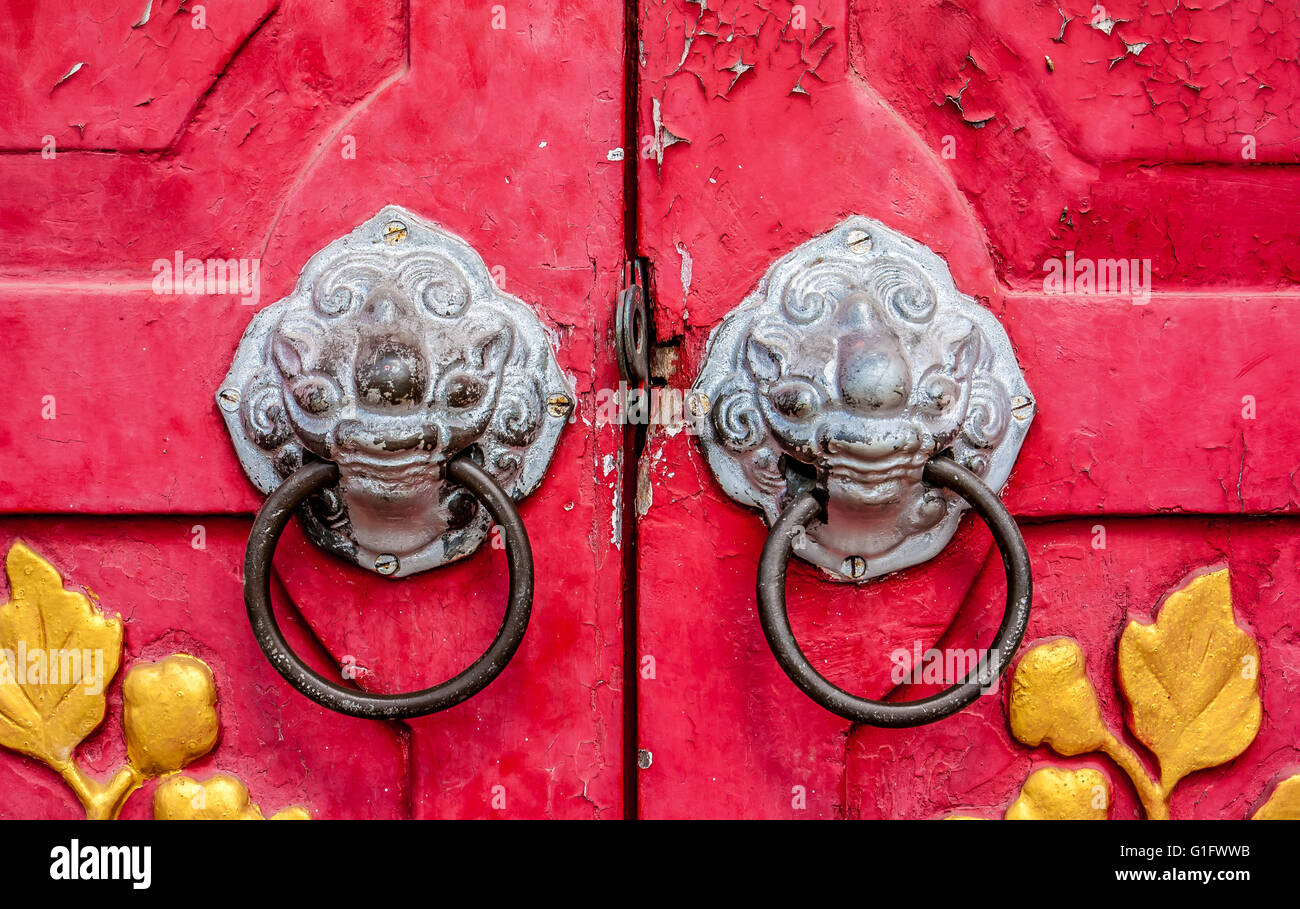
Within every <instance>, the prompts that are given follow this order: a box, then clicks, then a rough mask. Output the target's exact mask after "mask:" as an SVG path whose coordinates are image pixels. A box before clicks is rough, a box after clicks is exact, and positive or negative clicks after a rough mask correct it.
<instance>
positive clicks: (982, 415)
mask: <svg viewBox="0 0 1300 909" xmlns="http://www.w3.org/2000/svg"><path fill="white" fill-rule="evenodd" d="M694 393H695V394H696V396H697V397H698V396H700V395H703V396H706V399H707V400H708V401H709V402H710V409H709V415H708V418H707V419H705V420H703V421H701V425H700V426H699V432H700V436H701V440H702V443H703V446H704V451H705V454H706V456H707V458H708V461H709V464H710V466H711V467H712V468H713V472H714V473H715V474H716V476H717V478H718V481H719V482H720V483H721V484H722V488H723V489H724V490H725V491H726V492H727V494H728V495H729V496H731V497H732V498H733V499H735V500H736V501H738V502H741V503H743V504H745V505H748V506H751V507H754V508H758V509H759V510H761V511H762V512H763V514H764V516H765V517H766V518H767V521H768V523H769V524H772V523H775V521H776V520H777V518H778V516H779V515H780V513H781V511H782V509H783V508H784V507H785V505H786V504H787V503H788V501H789V500H790V498H791V497H793V495H794V494H796V493H798V492H800V491H804V490H808V489H813V488H820V489H821V490H823V491H824V494H825V520H821V521H817V522H815V523H813V524H811V525H810V526H809V527H808V528H807V532H806V538H805V539H803V540H801V541H799V542H800V545H797V546H796V548H795V552H796V554H797V555H799V556H801V557H803V558H805V559H807V560H808V561H810V562H813V563H815V564H817V565H819V566H821V567H822V568H824V569H825V570H826V571H827V572H829V573H830V574H831V576H832V577H834V578H836V579H840V580H850V581H865V580H867V579H868V578H872V577H876V576H878V575H881V574H885V573H887V572H891V571H896V570H898V569H901V568H906V567H908V566H911V565H915V564H918V563H920V562H923V561H926V560H927V559H930V558H931V557H933V556H934V555H936V554H937V553H938V552H939V551H940V550H941V549H942V548H943V547H944V545H945V544H946V543H947V542H948V540H949V539H950V538H951V537H952V535H953V533H954V532H955V531H956V528H957V523H958V520H959V518H960V516H961V512H962V510H963V509H964V508H965V507H966V504H965V502H964V500H963V499H962V498H961V497H960V496H958V495H956V494H954V493H952V492H951V491H948V490H943V489H938V488H934V487H933V486H930V485H927V484H925V483H923V482H922V473H923V471H924V468H925V465H926V462H927V461H928V460H929V459H930V458H931V457H933V456H935V455H937V454H940V453H946V454H948V456H950V457H951V458H952V459H954V460H955V461H956V462H957V463H958V464H959V465H961V466H963V467H966V468H967V469H969V470H970V471H971V472H973V473H974V474H976V475H977V476H978V477H980V478H981V479H983V481H984V482H985V483H986V484H987V485H988V486H990V487H992V488H993V489H994V490H997V489H1000V488H1001V487H1002V485H1003V484H1004V483H1005V482H1006V479H1007V476H1008V474H1009V473H1010V471H1011V465H1012V464H1013V463H1014V461H1015V459H1016V455H1017V453H1018V452H1019V450H1020V445H1021V442H1022V441H1023V440H1024V438H1025V433H1026V431H1027V430H1028V428H1029V423H1030V420H1031V419H1032V417H1033V413H1034V404H1033V400H1032V399H1031V397H1030V394H1029V389H1028V387H1027V386H1026V385H1025V380H1024V376H1022V375H1021V372H1020V368H1019V366H1018V365H1017V363H1016V359H1015V355H1014V353H1013V352H1012V349H1011V344H1010V342H1009V341H1008V339H1007V335H1006V332H1005V331H1004V330H1003V329H1002V326H1001V325H999V324H998V322H997V320H996V319H995V318H994V317H993V315H992V314H991V313H990V312H988V310H986V309H984V308H983V307H981V306H980V305H978V304H977V303H976V302H975V301H974V300H972V299H971V298H970V297H967V296H964V295H963V294H961V293H959V292H958V290H957V288H956V286H955V285H954V284H953V280H952V276H951V275H950V274H949V272H948V268H947V266H946V265H945V263H944V262H943V260H942V259H940V258H939V257H938V256H937V255H935V254H934V253H933V252H932V251H931V250H930V249H928V248H927V247H925V246H923V245H921V244H920V243H917V242H915V241H913V240H910V239H908V238H907V237H905V236H903V235H901V234H899V233H896V232H895V231H892V230H890V229H888V228H886V227H885V226H883V225H882V224H880V223H879V222H876V221H873V220H871V219H869V218H864V217H853V218H850V219H848V220H846V221H844V222H843V223H842V224H840V225H838V226H837V227H835V228H834V229H833V230H831V231H830V232H828V233H826V234H823V235H821V236H819V237H816V238H814V239H812V240H810V241H808V242H807V243H805V244H803V245H802V246H800V247H798V248H797V249H795V250H794V251H793V252H791V253H789V254H788V255H786V256H785V257H783V258H782V259H780V260H779V261H778V262H776V264H774V265H773V266H772V267H771V269H769V271H768V272H767V274H766V275H765V276H764V278H763V280H762V281H761V282H760V283H759V286H758V288H757V289H756V290H755V291H754V292H753V293H752V294H750V295H749V297H747V298H746V299H745V301H744V302H743V303H741V304H740V306H739V307H737V308H736V309H735V310H734V311H733V312H732V313H731V314H730V315H729V316H728V317H727V318H726V320H725V321H724V322H723V323H722V324H721V325H719V326H718V328H717V329H716V330H715V331H714V333H713V335H712V337H711V338H710V341H709V348H708V354H707V357H706V360H705V363H704V366H703V368H702V370H701V372H700V376H699V379H698V380H697V382H696V383H695V388H694Z"/></svg>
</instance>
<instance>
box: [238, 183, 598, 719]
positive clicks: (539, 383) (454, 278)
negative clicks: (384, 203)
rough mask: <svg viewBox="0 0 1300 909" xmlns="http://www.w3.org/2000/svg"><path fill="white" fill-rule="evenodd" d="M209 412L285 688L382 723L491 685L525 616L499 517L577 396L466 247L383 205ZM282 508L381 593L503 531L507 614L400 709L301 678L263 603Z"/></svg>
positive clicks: (272, 318)
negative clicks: (248, 503)
mask: <svg viewBox="0 0 1300 909" xmlns="http://www.w3.org/2000/svg"><path fill="white" fill-rule="evenodd" d="M217 403H218V406H219V407H220V408H221V410H222V411H223V416H224V417H225V420H226V426H227V428H228V429H229V430H230V435H231V438H232V439H233V440H234V444H235V449H236V451H237V452H238V454H239V460H240V462H241V463H242V464H243V467H244V470H245V471H246V472H247V474H248V476H249V477H250V479H252V481H253V483H254V485H256V486H257V488H258V489H260V490H261V491H262V492H264V493H268V494H269V498H267V500H266V502H265V503H264V504H263V506H262V508H261V510H260V511H259V512H258V515H257V519H256V521H255V522H254V525H253V530H252V533H251V535H250V538H249V542H248V550H247V554H246V557H245V562H244V599H245V603H246V605H247V607H248V614H249V619H250V621H251V622H252V625H253V631H254V633H255V634H256V636H257V639H258V642H259V644H261V646H262V649H263V651H264V652H265V653H266V655H267V658H268V659H269V660H270V661H271V664H272V665H273V666H275V668H276V669H277V670H278V671H279V672H280V674H281V675H282V676H284V677H285V679H286V680H288V681H289V682H290V683H291V684H292V685H294V687H296V688H297V689H298V690H299V691H301V692H303V693H304V694H306V695H307V696H308V697H311V698H313V699H314V700H316V701H318V702H320V703H322V704H324V705H325V706H327V707H329V708H331V709H333V710H337V711H339V712H342V713H347V714H351V715H353V716H364V717H371V718H376V719H396V718H402V717H411V716H418V715H421V714H425V713H432V712H434V711H437V710H442V709H445V708H447V707H450V706H452V705H454V704H457V703H460V702H461V701H463V700H465V699H466V698H468V697H470V696H472V695H473V694H475V693H477V692H478V691H480V690H482V688H483V687H485V686H486V685H487V684H488V683H489V682H491V681H492V679H493V678H495V677H496V676H497V674H499V673H500V672H501V670H502V669H503V668H504V667H505V664H506V663H507V662H508V661H509V659H510V658H511V656H513V654H514V652H515V650H516V649H517V648H518V646H519V644H520V642H521V641H522V640H523V635H524V631H525V629H526V628H527V625H528V617H529V613H530V611H531V608H532V591H533V564H532V554H531V550H530V547H529V544H528V536H527V533H526V532H525V530H524V526H523V523H522V521H521V519H520V517H519V513H518V512H517V511H516V510H515V507H514V504H513V503H514V501H515V500H518V499H521V498H523V497H524V496H526V495H528V494H529V493H530V492H532V491H533V490H534V489H536V488H537V486H538V484H539V483H540V482H541V480H542V475H543V473H544V472H545V470H546V467H547V464H548V463H549V462H550V459H551V455H552V453H553V452H554V450H555V445H556V442H557V440H558V439H559V434H560V430H561V428H562V427H563V425H564V423H565V422H566V420H567V417H568V414H569V410H570V409H571V407H572V405H573V396H572V392H571V390H570V389H569V384H568V382H567V381H566V380H565V377H564V375H563V374H562V373H561V372H560V367H559V364H558V363H557V362H556V359H555V354H554V352H553V351H552V349H551V345H550V343H549V342H548V340H547V337H546V334H545V331H544V329H543V328H542V325H541V323H540V322H539V321H538V319H537V316H536V315H535V314H534V313H533V312H532V311H531V310H530V309H529V308H528V307H527V305H525V304H524V303H523V302H522V301H520V300H518V299H516V298H514V297H512V296H509V295H508V294H506V293H503V292H502V291H501V290H500V289H499V288H498V287H497V286H496V284H495V283H494V282H493V280H492V277H491V275H490V274H489V272H488V270H487V267H486V266H485V265H484V264H483V260H482V259H481V258H479V256H478V254H477V253H475V252H474V250H473V249H471V248H470V246H469V245H468V244H466V243H465V242H464V241H462V240H461V239H459V238H458V237H456V236H454V235H452V234H450V233H448V232H447V231H445V230H443V229H442V228H440V227H438V226H436V225H434V224H431V223H429V222H427V221H424V220H422V219H420V218H418V217H416V216H415V215H413V214H411V213H410V212H408V211H406V210H404V209H402V208H399V207H397V206H393V205H390V206H388V207H386V208H384V209H383V210H382V211H381V212H379V214H377V215H375V216H374V217H373V218H371V219H370V220H369V221H367V222H366V223H365V224H362V225H361V226H360V227H358V228H357V229H356V230H355V231H353V232H352V233H351V234H349V235H348V236H346V237H343V238H341V239H339V240H335V241H334V242H333V243H330V244H329V245H328V246H326V247H325V248H324V249H322V250H321V251H320V252H318V253H316V254H315V255H314V256H312V258H311V260H310V261H309V262H308V263H307V265H306V266H305V267H304V268H303V271H302V274H301V275H300V277H299V279H298V284H297V286H296V287H295V288H294V291H293V293H291V294H290V295H289V296H287V297H285V298H284V299H282V300H280V301H278V302H276V303H275V304H274V305H272V306H270V307H268V308H266V309H265V310H263V311H261V312H259V313H258V314H257V316H256V317H254V319H253V321H252V323H251V324H250V325H249V327H248V329H247V331H245V333H244V337H243V340H242V341H241V342H240V344H239V350H238V351H237V352H236V354H235V359H234V363H233V364H232V365H231V367H230V372H229V374H227V376H226V378H225V381H223V382H222V383H221V389H220V391H219V392H218V393H217ZM295 511H296V512H298V513H299V514H300V515H301V517H302V521H303V525H304V527H305V528H306V531H307V535H308V536H309V537H310V539H311V540H312V541H313V542H314V543H316V544H317V545H318V546H321V547H322V548H324V549H326V550H328V551H330V552H332V553H334V554H335V555H337V556H339V557H341V558H344V559H347V560H348V561H350V562H355V563H356V564H357V565H360V566H361V567H362V568H366V569H368V570H370V571H375V572H377V573H379V574H382V575H387V576H392V577H403V576H406V575H410V574H413V573H415V572H419V571H424V570H425V569H429V568H434V567H436V566H439V565H443V564H446V563H447V562H451V561H453V560H455V559H460V558H463V557H465V556H467V555H469V554H470V553H472V552H474V551H475V550H476V549H477V548H478V546H479V544H480V543H482V541H483V540H484V538H485V537H486V536H487V535H488V533H489V531H490V530H491V528H492V526H493V524H494V523H495V524H496V525H499V526H500V527H501V528H502V529H503V531H504V535H505V540H506V550H507V555H508V563H509V569H510V599H509V605H508V608H507V612H506V618H505V621H504V622H503V623H502V625H501V628H500V630H499V632H498V634H497V637H496V640H495V641H494V642H493V644H492V646H491V647H490V648H489V649H488V651H487V652H486V653H484V654H483V655H482V656H481V657H480V658H479V659H478V661H476V662H475V663H474V664H473V665H471V666H470V667H469V668H468V669H466V670H465V671H464V672H462V673H461V674H460V675H458V676H456V677H455V678H453V679H450V680H449V681H447V682H444V683H442V684H441V685H437V686H434V687H432V688H428V689H425V690H424V691H417V692H411V693H408V694H391V695H390V694H366V693H362V692H358V691H355V690H352V689H349V688H344V687H342V686H339V685H336V684H334V683H332V682H330V681H329V680H327V679H325V678H323V677H322V676H320V675H318V674H317V673H315V672H313V671H312V670H311V669H309V668H308V667H307V666H306V665H305V664H304V663H303V662H302V660H301V659H299V658H298V657H297V656H296V655H295V654H294V653H293V652H292V651H291V650H290V649H289V648H288V646H287V644H286V643H285V640H284V637H283V635H282V634H281V633H280V629H279V627H278V626H277V625H276V623H275V618H274V616H273V615H272V612H271V606H270V597H269V589H268V587H269V576H270V563H271V556H272V554H273V553H274V550H275V544H276V541H277V540H278V539H279V535H280V533H281V531H283V529H284V527H285V525H286V524H287V523H288V521H289V518H290V517H291V516H292V515H293V513H294V512H295Z"/></svg>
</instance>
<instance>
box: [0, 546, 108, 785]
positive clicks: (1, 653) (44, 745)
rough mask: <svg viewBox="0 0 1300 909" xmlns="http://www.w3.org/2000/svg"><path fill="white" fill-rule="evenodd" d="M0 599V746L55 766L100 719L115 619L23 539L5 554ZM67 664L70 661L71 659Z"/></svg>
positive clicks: (62, 765) (63, 761)
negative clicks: (4, 589) (3, 597)
mask: <svg viewBox="0 0 1300 909" xmlns="http://www.w3.org/2000/svg"><path fill="white" fill-rule="evenodd" d="M5 573H6V574H7V575H8V578H9V596H10V599H9V601H8V602H7V603H5V604H4V605H2V606H0V746H3V747H5V748H10V749H12V750H14V751H18V752H21V753H23V754H25V755H28V756H30V757H33V758H36V759H37V760H38V761H41V762H43V763H45V764H47V765H48V766H50V767H52V768H54V769H55V770H58V771H60V772H62V771H63V770H64V768H65V767H67V766H68V765H69V763H70V761H71V759H72V751H73V749H74V748H76V747H77V745H79V744H81V741H82V740H83V739H84V738H85V737H86V736H88V735H89V734H90V733H91V732H93V731H94V730H95V727H97V726H98V725H99V724H100V723H102V722H103V720H104V709H105V698H104V689H105V688H106V687H107V685H108V683H109V681H111V680H112V678H113V676H115V675H116V674H117V669H118V664H119V661H120V660H121V653H122V623H121V621H120V620H119V619H118V618H117V617H116V616H114V617H108V616H105V615H104V614H103V613H101V612H100V611H99V610H98V609H97V608H96V607H95V606H94V605H93V604H92V603H91V602H90V599H89V598H88V597H86V596H85V594H82V593H78V592H75V591H71V590H65V589H64V587H63V578H62V577H60V576H59V573H58V572H57V571H56V570H55V569H54V567H53V566H52V565H50V564H49V563H48V562H46V561H45V560H43V559H42V558H41V557H40V556H38V555H37V554H36V553H34V552H33V551H32V550H31V549H29V548H28V547H27V546H26V545H25V544H23V543H15V544H14V545H13V546H12V547H11V548H10V550H9V554H8V556H7V557H6V558H5ZM74 663H75V664H77V665H76V666H74Z"/></svg>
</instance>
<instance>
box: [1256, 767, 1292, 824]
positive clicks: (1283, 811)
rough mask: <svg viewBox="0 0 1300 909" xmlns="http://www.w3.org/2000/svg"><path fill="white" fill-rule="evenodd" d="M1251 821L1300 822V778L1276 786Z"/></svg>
mask: <svg viewBox="0 0 1300 909" xmlns="http://www.w3.org/2000/svg"><path fill="white" fill-rule="evenodd" d="M1251 820H1252V821H1300V776H1293V777H1289V778H1287V779H1285V780H1283V781H1282V782H1280V783H1278V784H1277V788H1276V789H1274V790H1273V794H1272V795H1270V796H1269V797H1268V801H1267V802H1265V803H1264V804H1263V805H1261V806H1260V809H1259V810H1258V811H1256V812H1255V815H1254V817H1252V818H1251Z"/></svg>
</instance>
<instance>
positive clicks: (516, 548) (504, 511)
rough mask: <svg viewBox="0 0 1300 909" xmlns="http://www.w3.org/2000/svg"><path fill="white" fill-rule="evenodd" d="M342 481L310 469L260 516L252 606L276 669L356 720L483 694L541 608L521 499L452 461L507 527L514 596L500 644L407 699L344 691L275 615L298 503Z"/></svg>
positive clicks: (409, 713) (248, 560)
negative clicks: (278, 578) (276, 572)
mask: <svg viewBox="0 0 1300 909" xmlns="http://www.w3.org/2000/svg"><path fill="white" fill-rule="evenodd" d="M338 477H339V469H338V465H336V464H334V463H332V462H329V461H314V462H312V463H309V464H304V465H303V466H302V467H300V468H298V469H297V470H295V471H294V472H293V474H292V475H291V476H290V477H289V478H288V479H287V480H285V481H284V482H283V483H282V484H280V486H279V487H278V488H277V489H276V490H275V491H274V492H272V493H271V495H270V496H269V497H268V498H267V500H266V501H265V502H264V503H263V504H262V507H261V509H260V510H259V511H258V512H257V518H256V519H255V520H254V521H253V529H252V531H251V532H250V533H249V535H248V549H247V550H246V551H245V553H244V605H245V606H246V607H247V609H248V621H249V623H250V624H251V625H252V626H253V634H254V636H256V638H257V643H258V644H259V645H260V646H261V648H262V653H264V654H266V658H267V660H268V661H270V663H271V665H272V666H274V667H275V671H276V672H278V673H280V675H281V676H283V677H284V679H285V681H287V682H288V683H289V684H290V685H292V686H293V687H294V688H297V689H298V690H299V691H300V692H302V693H303V694H305V695H306V696H307V697H309V698H311V699H312V700H313V701H315V702H316V703H318V704H321V705H323V706H325V707H328V708H329V709H330V710H333V711H336V712H338V713H345V714H347V715H348V716H355V717H362V718H364V719H371V720H401V719H409V718H410V717H416V716H423V715H425V714H428V713H435V712H437V711H439V710H446V709H447V708H448V707H454V706H455V705H456V704H459V703H460V702H461V701H464V700H466V699H467V698H471V697H473V696H474V695H476V694H478V693H479V692H480V691H482V690H483V689H484V688H485V687H487V685H488V684H489V683H490V682H491V681H492V680H493V679H495V678H496V677H497V676H498V675H500V674H501V670H503V669H505V668H506V664H507V663H509V662H510V658H511V657H512V656H514V655H515V651H516V650H518V649H519V644H520V643H521V642H522V641H523V639H524V632H525V631H526V630H527V629H528V617H529V615H530V614H531V613H532V609H533V551H532V547H531V546H530V545H529V543H528V533H527V532H526V531H525V530H524V522H523V519H522V518H520V517H519V512H518V511H517V510H516V509H515V505H514V502H513V501H511V499H510V496H509V495H507V494H506V492H505V490H503V489H502V488H501V487H500V486H498V485H497V483H496V481H495V480H493V479H492V476H491V475H490V474H489V473H488V472H487V471H485V470H484V469H483V468H481V467H479V466H478V465H477V464H475V463H474V462H473V461H471V460H470V459H469V458H467V457H458V458H455V459H453V460H451V461H449V462H448V463H447V478H448V479H450V480H454V481H455V482H457V483H460V484H462V485H463V486H465V487H467V488H468V489H469V490H470V491H471V492H473V493H474V495H476V496H477V497H478V499H479V501H480V502H482V503H483V504H484V505H485V506H486V507H487V510H488V513H489V514H491V515H492V518H493V520H495V521H496V523H497V525H498V526H500V527H501V528H502V531H503V532H504V534H505V541H506V560H507V562H508V564H509V567H510V598H509V600H508V605H507V607H506V616H505V619H504V620H502V622H501V628H500V629H499V630H498V631H497V636H496V640H494V641H493V642H492V645H491V646H490V647H489V648H488V649H487V651H486V652H485V653H484V654H483V655H482V656H480V657H479V658H478V659H477V660H475V661H474V662H473V663H472V664H471V665H470V667H469V668H468V669H466V670H465V671H464V672H462V673H460V674H459V675H457V676H455V677H454V678H451V679H448V680H447V681H445V682H442V683H441V684H438V685H434V686H433V687H432V688H425V689H423V690H422V691H411V692H406V693H403V694H370V693H367V692H364V691H357V690H356V689H353V688H344V687H343V686H342V685H338V684H335V683H334V682H331V681H330V680H329V679H327V678H325V677H324V676H322V675H320V674H319V673H317V672H315V671H313V670H312V669H311V668H310V667H308V666H307V664H306V663H304V662H303V661H302V659H301V658H300V657H299V656H298V655H297V654H296V653H294V652H293V651H292V650H291V649H290V648H289V644H288V643H287V642H286V641H285V639H284V634H283V633H282V632H281V631H280V626H279V624H278V623H277V622H276V620H275V614H274V613H273V612H272V611H271V557H272V556H273V555H274V554H275V545H276V543H277V542H279V539H280V534H281V533H282V532H283V531H284V528H285V526H286V525H287V524H288V523H289V518H290V517H292V516H293V513H294V511H295V510H297V508H298V506H299V505H301V504H302V503H303V501H305V500H306V498H307V497H308V496H310V495H311V494H312V493H314V492H318V491H319V490H321V489H324V488H325V487H326V486H328V485H330V484H331V483H334V482H337V481H338Z"/></svg>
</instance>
